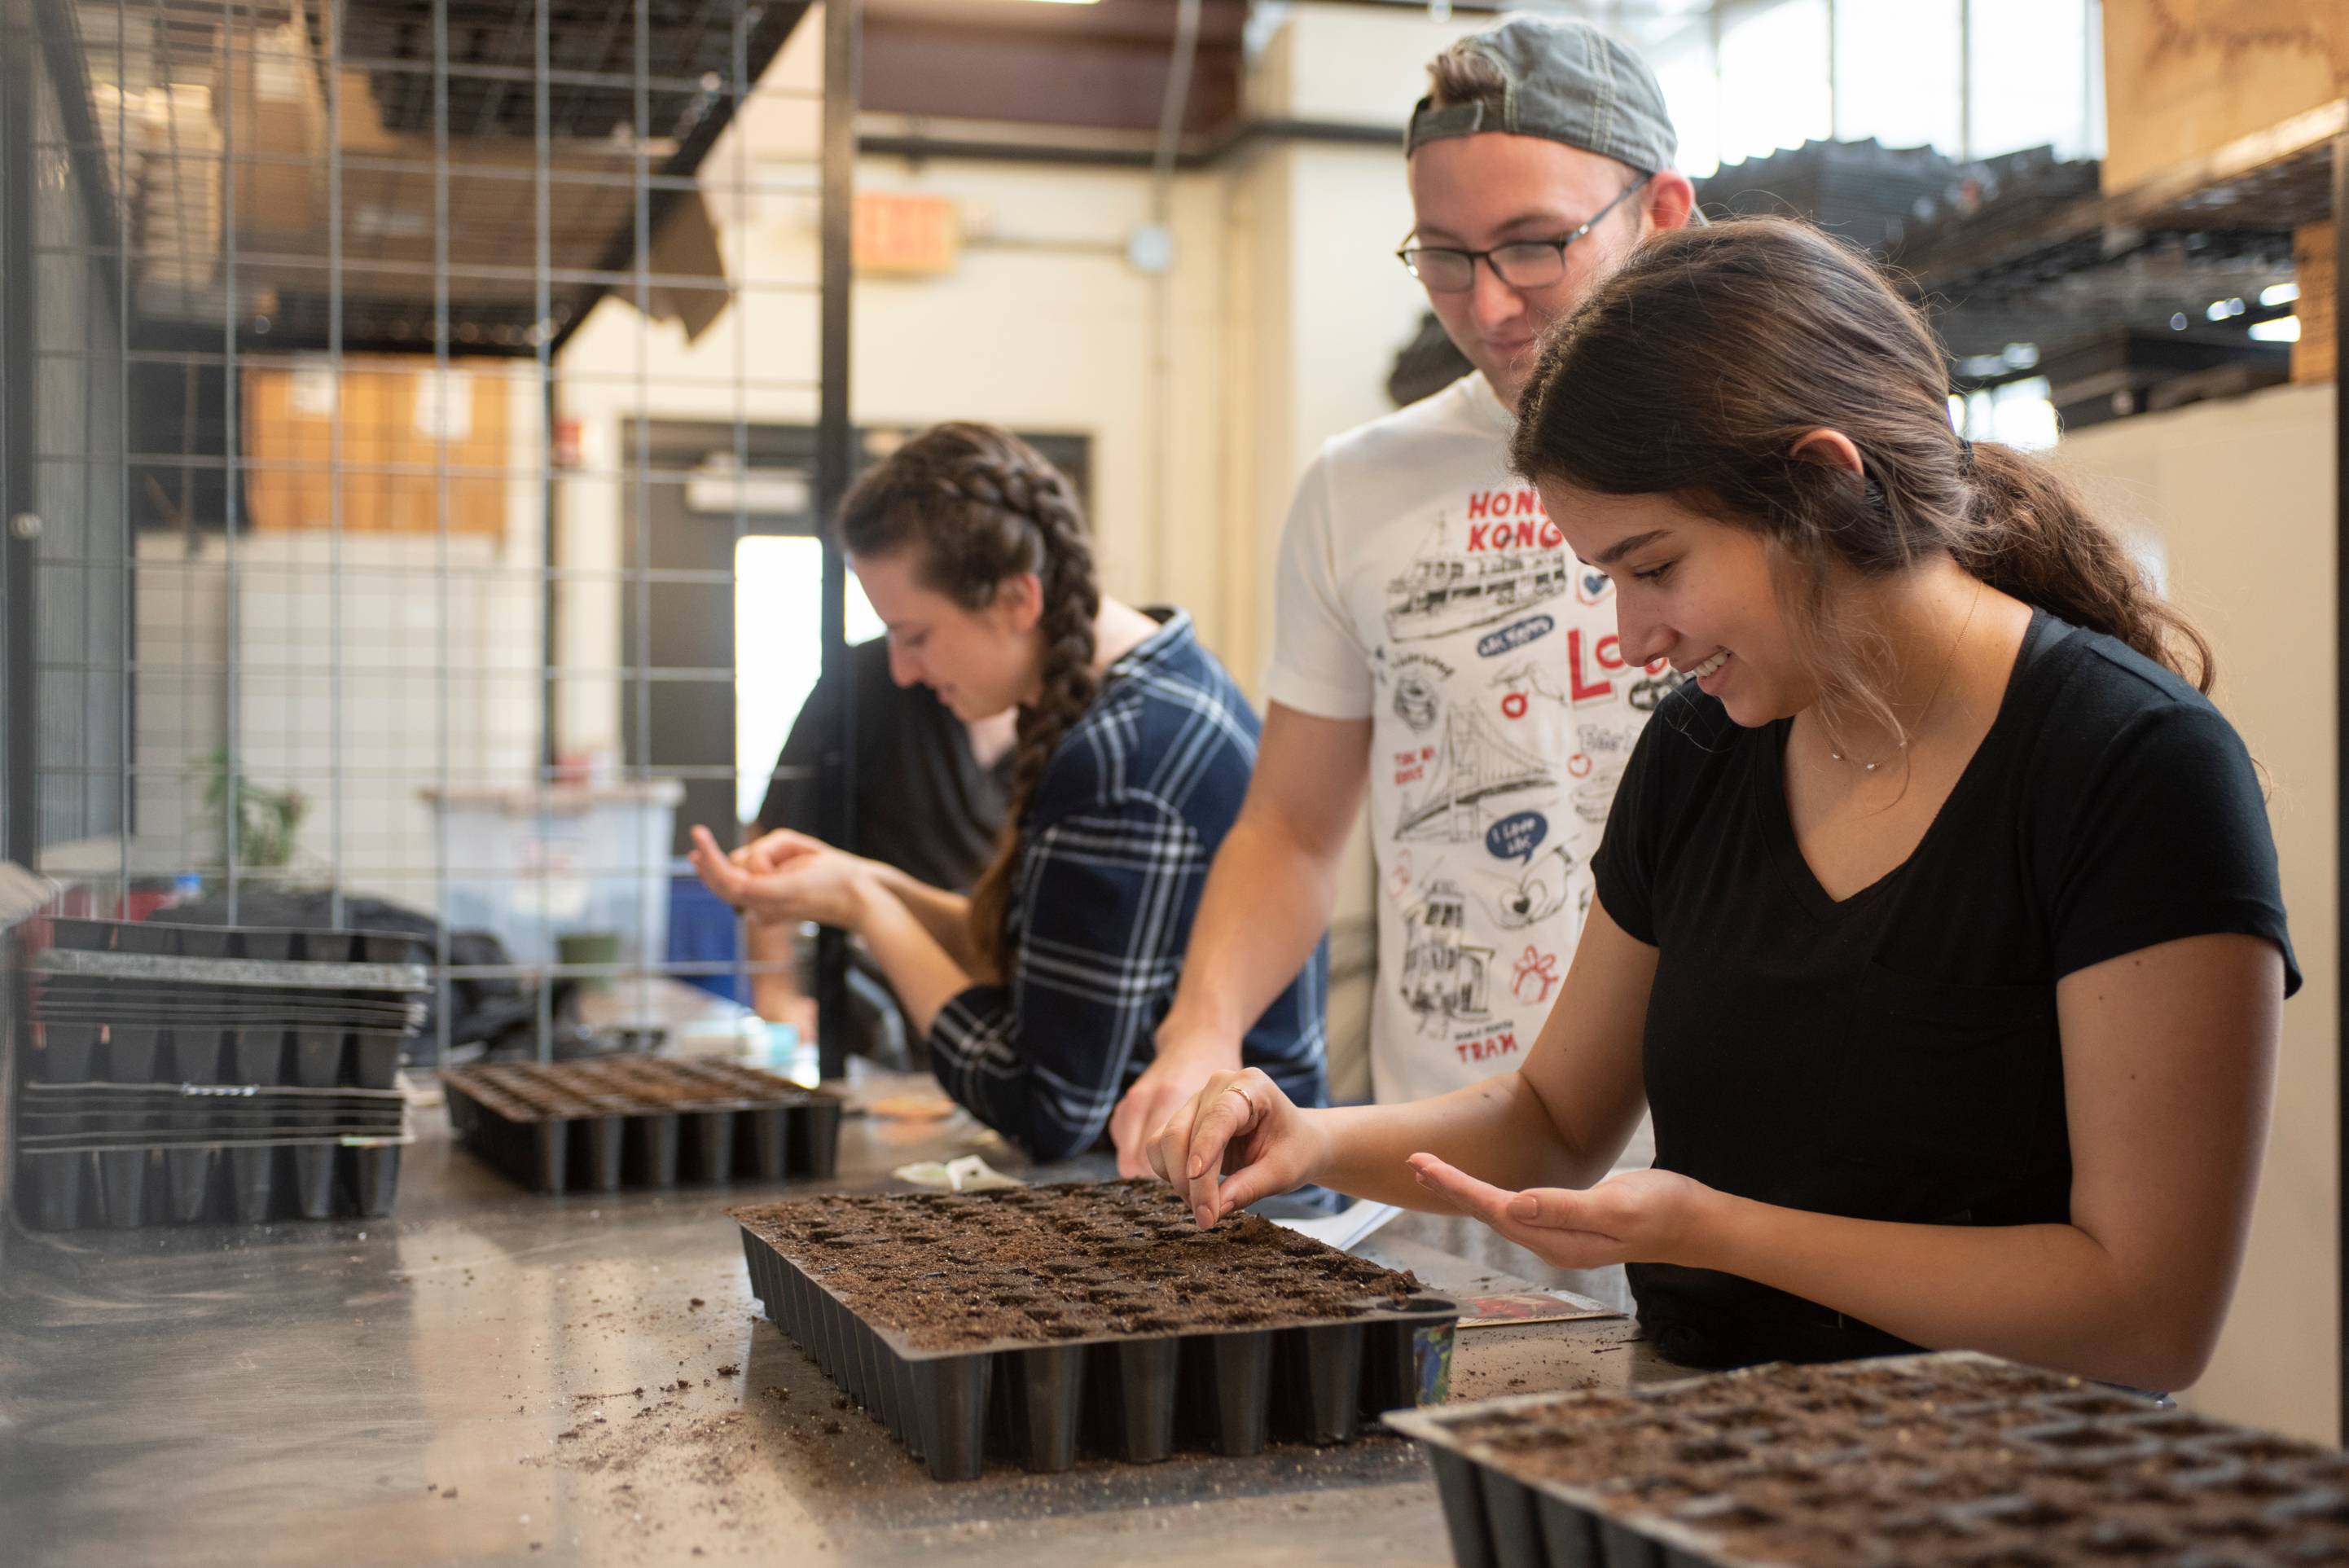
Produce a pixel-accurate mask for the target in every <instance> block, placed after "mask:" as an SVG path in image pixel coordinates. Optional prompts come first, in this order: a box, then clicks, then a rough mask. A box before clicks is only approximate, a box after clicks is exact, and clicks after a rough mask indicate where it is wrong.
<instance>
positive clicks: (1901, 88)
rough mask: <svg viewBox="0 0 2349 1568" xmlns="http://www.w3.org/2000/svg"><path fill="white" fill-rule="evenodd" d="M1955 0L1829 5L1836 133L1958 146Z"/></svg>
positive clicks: (1861, 0)
mask: <svg viewBox="0 0 2349 1568" xmlns="http://www.w3.org/2000/svg"><path fill="white" fill-rule="evenodd" d="M1961 26H1962V23H1961V6H1960V4H1959V0H1898V3H1897V4H1896V3H1893V0H1842V3H1841V4H1839V5H1837V7H1836V13H1835V50H1836V71H1835V106H1836V137H1837V140H1843V141H1859V140H1865V139H1867V138H1868V137H1871V136H1872V137H1874V138H1876V140H1878V141H1880V142H1882V143H1883V144H1884V145H1885V146H1887V147H1926V146H1930V147H1935V148H1938V149H1940V151H1943V152H1945V153H1955V152H1957V151H1960V149H1961V144H1962V142H1963V139H1964V134H1965V117H1964V116H1963V115H1962V114H1961V113H1960V112H1959V109H1960V95H1961V92H1962V91H1963V71H1962V69H1961V67H1962V66H1963V64H1964V51H1963V48H1962V35H1961Z"/></svg>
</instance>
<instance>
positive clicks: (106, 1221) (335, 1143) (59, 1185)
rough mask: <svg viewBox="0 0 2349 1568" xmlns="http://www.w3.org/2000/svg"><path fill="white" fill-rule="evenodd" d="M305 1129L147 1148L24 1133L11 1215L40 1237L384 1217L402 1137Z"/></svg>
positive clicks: (394, 1189)
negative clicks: (14, 1211) (95, 1231)
mask: <svg viewBox="0 0 2349 1568" xmlns="http://www.w3.org/2000/svg"><path fill="white" fill-rule="evenodd" d="M304 1131H305V1129H298V1128H296V1129H283V1130H278V1131H274V1132H270V1133H266V1134H263V1135H260V1136H258V1137H224V1136H223V1135H220V1134H213V1135H211V1136H210V1137H204V1136H203V1135H181V1138H180V1139H179V1140H178V1141H146V1142H125V1141H122V1140H117V1139H89V1138H75V1137H26V1138H24V1139H22V1140H21V1141H20V1143H19V1146H18V1152H17V1160H16V1176H17V1191H16V1209H17V1212H18V1213H19V1214H21V1215H22V1216H24V1219H25V1222H26V1224H28V1225H31V1226H33V1227H34V1228H35V1229H36V1230H42V1231H72V1230H77V1229H80V1228H84V1227H96V1226H105V1227H108V1228H109V1229H113V1230H134V1229H137V1228H139V1227H140V1226H144V1225H170V1224H181V1225H186V1224H200V1223H207V1222H210V1223H235V1224H243V1225H258V1224H263V1223H265V1222H267V1221H269V1220H294V1219H304V1220H329V1219H337V1218H341V1219H350V1218H365V1219H378V1218H380V1217H382V1216H384V1215H386V1214H388V1213H390V1212H391V1208H392V1203H393V1201H394V1199H395V1198H396V1196H397V1193H398V1184H399V1151H400V1149H401V1147H403V1146H404V1145H405V1144H407V1143H408V1142H409V1139H408V1137H406V1136H405V1135H394V1136H388V1137H355V1136H349V1135H345V1134H341V1133H337V1132H333V1131H330V1130H312V1131H311V1132H310V1136H303V1133H304Z"/></svg>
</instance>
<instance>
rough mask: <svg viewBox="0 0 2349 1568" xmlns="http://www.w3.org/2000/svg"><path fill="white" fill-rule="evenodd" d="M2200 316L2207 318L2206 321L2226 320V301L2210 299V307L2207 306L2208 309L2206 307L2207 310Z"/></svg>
mask: <svg viewBox="0 0 2349 1568" xmlns="http://www.w3.org/2000/svg"><path fill="white" fill-rule="evenodd" d="M2202 316H2203V318H2204V319H2205V320H2208V321H2224V320H2226V319H2227V302H2226V301H2225V300H2223V299H2214V300H2212V301H2211V302H2210V308H2209V309H2208V310H2206V311H2204V312H2203V313H2202Z"/></svg>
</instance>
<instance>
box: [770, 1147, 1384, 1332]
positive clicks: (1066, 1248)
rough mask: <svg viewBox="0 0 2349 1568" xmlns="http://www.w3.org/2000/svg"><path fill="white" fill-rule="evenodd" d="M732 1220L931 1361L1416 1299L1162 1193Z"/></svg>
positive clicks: (1153, 1185)
mask: <svg viewBox="0 0 2349 1568" xmlns="http://www.w3.org/2000/svg"><path fill="white" fill-rule="evenodd" d="M728 1212H729V1213H730V1214H731V1215H732V1216H733V1217H734V1218H735V1219H737V1220H740V1221H741V1222H742V1224H743V1225H745V1226H746V1227H748V1228H749V1229H750V1231H752V1233H754V1234H755V1235H757V1236H759V1237H760V1238H761V1239H762V1240H764V1241H766V1242H767V1243H768V1244H769V1245H771V1247H773V1248H774V1249H775V1251H778V1252H780V1253H781V1255H782V1256H784V1257H785V1258H788V1259H790V1260H791V1261H792V1262H793V1263H794V1264H796V1265H797V1266H798V1267H799V1268H800V1269H801V1270H802V1272H805V1273H807V1274H808V1275H809V1276H811V1277H812V1278H813V1279H815V1280H817V1281H818V1282H821V1283H822V1284H823V1287H824V1288H825V1289H827V1290H829V1291H830V1292H832V1293H833V1295H835V1296H837V1297H839V1298H840V1299H841V1300H842V1301H843V1303H846V1304H847V1305H848V1307H849V1308H850V1309H851V1310H852V1311H854V1312H855V1313H856V1314H858V1315H859V1316H860V1317H863V1318H864V1320H865V1321H866V1322H868V1323H870V1324H873V1325H874V1327H875V1328H877V1329H880V1330H882V1331H883V1332H885V1333H891V1334H899V1335H902V1336H903V1337H904V1338H905V1340H906V1341H907V1342H908V1343H910V1344H912V1345H917V1346H920V1347H922V1348H924V1349H933V1350H945V1349H955V1348H960V1347H967V1346H976V1345H986V1344H989V1343H998V1342H1004V1341H1009V1342H1015V1343H1024V1344H1050V1343H1053V1342H1054V1341H1060V1340H1071V1339H1085V1338H1093V1337H1099V1336H1106V1335H1131V1334H1181V1333H1196V1332H1203V1331H1206V1330H1213V1329H1226V1328H1242V1327H1264V1328H1274V1327H1279V1326H1282V1325H1284V1324H1302V1323H1317V1322H1330V1321H1336V1320H1342V1319H1346V1318H1351V1317H1360V1316H1361V1315H1363V1314H1365V1313H1371V1312H1378V1311H1382V1310H1388V1309H1392V1308H1394V1307H1400V1306H1402V1305H1404V1304H1406V1303H1409V1302H1410V1301H1411V1299H1412V1298H1413V1296H1414V1295H1416V1294H1418V1293H1419V1292H1420V1290H1421V1286H1420V1283H1419V1281H1418V1280H1417V1279H1416V1278H1414V1277H1413V1276H1412V1275H1410V1274H1407V1273H1398V1272H1395V1271H1394V1270H1392V1269H1386V1268H1381V1267H1380V1266H1379V1265H1378V1264H1376V1263H1372V1262H1367V1261H1366V1260H1364V1259H1361V1258H1356V1257H1352V1256H1350V1255H1349V1254H1347V1253H1344V1252H1340V1251H1337V1250H1336V1249H1335V1248H1332V1247H1327V1246H1324V1245H1323V1244H1322V1243H1320V1242H1319V1241H1314V1240H1312V1239H1311V1238H1310V1237H1307V1236H1300V1235H1299V1234H1297V1233H1296V1232H1295V1231H1288V1230H1284V1229H1283V1228H1281V1227H1280V1226H1278V1225H1275V1224H1273V1223H1272V1222H1271V1221H1269V1220H1264V1219H1262V1218H1259V1217H1258V1216H1257V1215H1253V1214H1238V1215H1234V1216H1232V1217H1231V1218H1229V1219H1226V1220H1223V1221H1221V1222H1220V1223H1218V1224H1217V1225H1216V1227H1215V1228H1214V1229H1213V1230H1210V1231H1202V1230H1200V1229H1199V1228H1198V1226H1197V1224H1196V1223H1195V1222H1194V1220H1192V1218H1191V1214H1190V1211H1189V1210H1187V1209H1186V1208H1185V1206H1184V1203H1183V1200H1182V1199H1180V1198H1179V1197H1177V1196H1176V1195H1175V1193H1174V1189H1172V1188H1170V1187H1167V1186H1166V1185H1164V1183H1162V1182H1156V1181H1125V1182H1109V1183H1071V1184H1067V1185H1062V1186H1053V1187H1024V1188H1018V1189H1009V1190H1003V1191H995V1192H953V1193H950V1192H923V1193H914V1194H906V1195H891V1196H886V1197H878V1198H873V1197H861V1198H860V1197H846V1196H829V1197H818V1198H808V1199H799V1200H797V1201H795V1202H789V1203H771V1204H756V1205H747V1206H743V1207H740V1208H735V1209H731V1210H728Z"/></svg>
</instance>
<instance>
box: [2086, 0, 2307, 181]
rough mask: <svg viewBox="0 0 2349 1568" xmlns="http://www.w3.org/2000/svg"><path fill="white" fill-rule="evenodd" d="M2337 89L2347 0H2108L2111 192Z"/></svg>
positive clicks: (2300, 110)
mask: <svg viewBox="0 0 2349 1568" xmlns="http://www.w3.org/2000/svg"><path fill="white" fill-rule="evenodd" d="M2344 96H2349V4H2344V0H2105V125H2106V132H2105V139H2106V154H2105V162H2104V171H2103V182H2104V189H2105V191H2106V193H2107V194H2109V193H2112V192H2119V191H2126V190H2128V189H2130V188H2131V187H2133V186H2136V185H2138V184H2141V183H2143V182H2145V181H2147V180H2148V179H2150V178H2152V177H2154V176H2155V175H2158V174H2162V173H2165V172H2168V171H2169V170H2171V169H2173V168H2175V167H2176V166H2177V165H2178V164H2180V163H2184V162H2187V161H2191V160H2193V159H2197V158H2207V157H2209V155H2210V154H2211V153H2213V152H2216V151H2219V150H2220V148H2222V147H2224V146H2226V145H2227V144H2228V143H2229V142H2230V141H2234V140H2238V139H2240V138H2242V137H2245V136H2251V135H2253V134H2256V133H2257V132H2259V131H2262V130H2267V129H2268V128H2269V127H2271V126H2273V125H2276V124H2278V123H2279V122H2281V121H2282V120H2285V119H2290V118H2292V116H2293V115H2295V114H2304V113H2306V112H2307V111H2308V110H2310V109H2316V108H2318V107H2320V106H2322V105H2323V104H2327V103H2330V102H2332V101H2333V99H2338V98H2342V97H2344Z"/></svg>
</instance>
